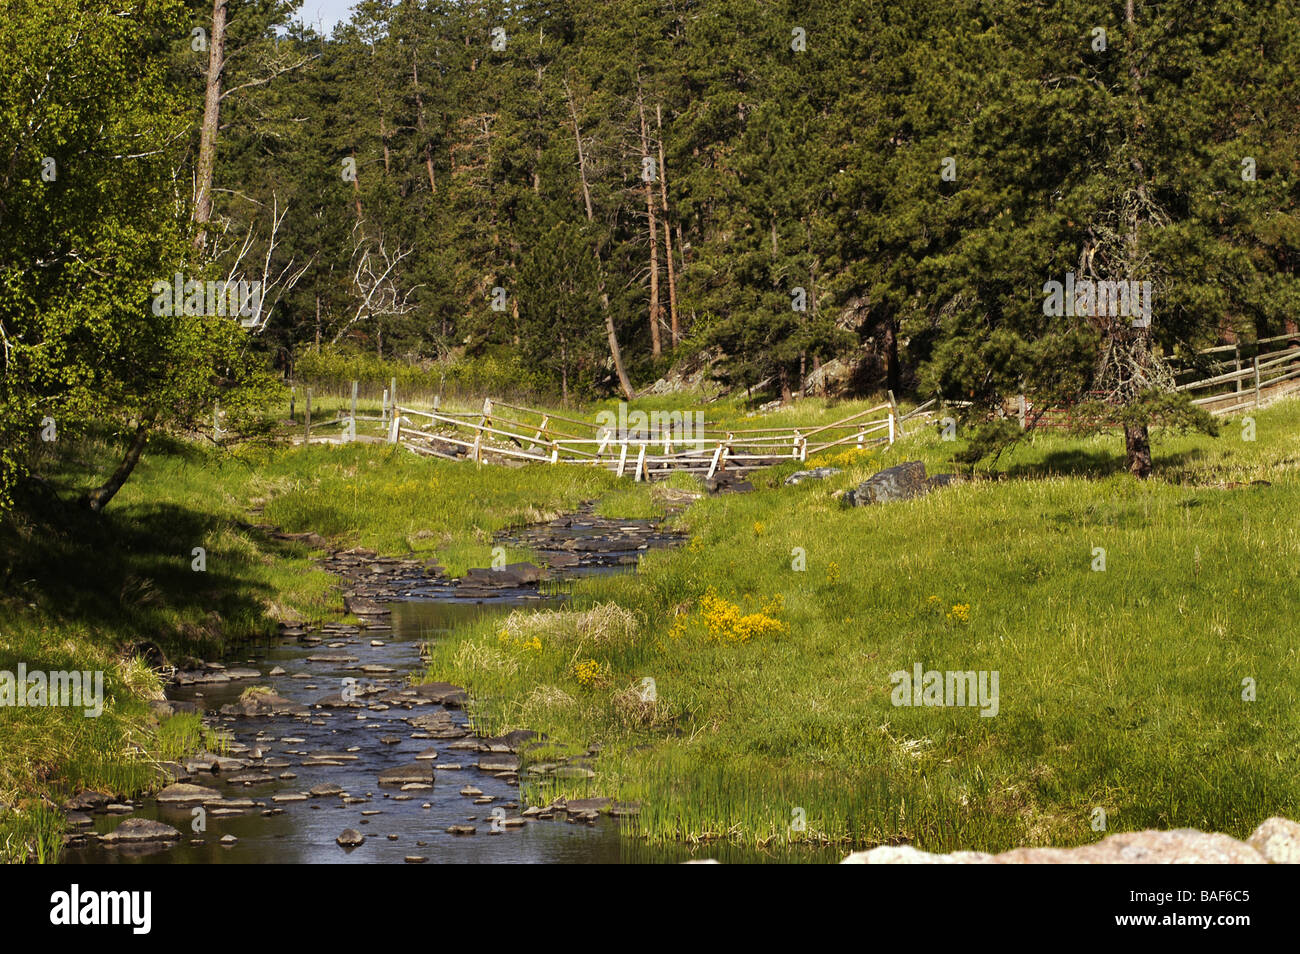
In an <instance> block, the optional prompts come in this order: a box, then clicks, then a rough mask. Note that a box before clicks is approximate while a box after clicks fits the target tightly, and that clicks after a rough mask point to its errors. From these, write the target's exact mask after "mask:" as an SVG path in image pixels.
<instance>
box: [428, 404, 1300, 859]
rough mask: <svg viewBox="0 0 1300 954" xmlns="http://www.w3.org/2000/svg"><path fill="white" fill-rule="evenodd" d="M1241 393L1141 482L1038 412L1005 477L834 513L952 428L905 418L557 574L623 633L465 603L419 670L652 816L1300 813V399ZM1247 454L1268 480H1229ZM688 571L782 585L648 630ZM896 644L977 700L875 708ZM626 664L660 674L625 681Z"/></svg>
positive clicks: (595, 787)
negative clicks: (578, 579) (996, 682)
mask: <svg viewBox="0 0 1300 954" xmlns="http://www.w3.org/2000/svg"><path fill="white" fill-rule="evenodd" d="M1256 418H1257V421H1258V428H1259V433H1258V439H1257V441H1256V442H1254V443H1248V442H1245V441H1242V440H1241V438H1240V435H1241V430H1240V428H1239V426H1238V424H1237V423H1236V422H1230V423H1229V424H1227V425H1226V426H1225V428H1224V430H1223V432H1222V434H1221V436H1219V437H1218V438H1209V437H1205V436H1199V435H1198V436H1180V435H1176V434H1164V435H1157V445H1156V455H1157V466H1158V467H1159V468H1160V477H1158V478H1157V479H1153V480H1151V481H1149V482H1145V483H1142V482H1137V481H1134V480H1133V479H1131V478H1129V477H1128V476H1126V475H1124V474H1123V472H1122V460H1121V459H1120V457H1119V451H1120V449H1121V443H1120V440H1119V438H1118V436H1117V435H1116V434H1114V433H1111V434H1108V435H1099V436H1096V437H1092V438H1086V439H1074V438H1070V437H1067V436H1064V435H1050V436H1040V437H1037V438H1035V439H1034V440H1032V441H1030V442H1027V443H1026V444H1024V445H1023V446H1021V447H1019V448H1017V449H1015V450H1014V451H1013V452H1011V453H1009V454H1006V455H1004V456H1003V458H1002V460H1001V461H1000V462H999V465H1000V467H1001V468H1003V470H1004V471H1005V473H1004V474H1003V476H1002V479H998V480H978V481H975V482H973V483H968V484H965V485H960V486H955V487H951V488H947V489H944V490H942V491H937V492H935V493H933V494H931V495H930V496H929V497H927V498H925V499H921V500H916V501H910V502H903V503H894V504H889V505H885V506H877V507H868V508H858V509H855V510H844V509H841V508H840V506H839V503H838V502H837V501H836V500H835V499H834V497H833V496H832V495H833V493H834V492H836V491H840V490H844V489H846V488H848V487H851V486H854V485H855V484H856V483H857V482H859V481H861V480H862V479H864V478H865V477H866V476H868V475H869V474H871V473H873V472H874V471H875V470H877V469H879V468H880V467H882V466H888V465H889V464H892V463H897V462H899V461H901V460H903V459H914V458H920V459H923V460H926V461H927V463H928V464H929V465H930V468H931V471H932V472H934V471H937V470H944V469H947V470H951V469H952V468H949V467H944V466H943V461H944V460H945V459H946V458H948V457H949V456H950V454H951V452H952V450H953V449H954V446H955V445H953V444H947V443H944V442H942V441H940V440H939V439H938V435H937V434H936V433H935V432H934V431H933V430H931V429H925V430H922V431H920V432H919V433H917V434H915V435H914V436H913V437H912V438H911V439H909V440H908V441H907V442H904V443H900V444H898V445H895V446H894V447H893V448H890V449H887V450H883V451H876V452H870V453H866V454H858V453H856V452H847V453H844V454H840V455H838V456H837V457H836V458H835V459H834V460H833V461H831V460H829V459H828V460H825V461H815V460H814V461H809V465H810V466H811V465H813V464H816V463H826V462H832V463H835V464H836V465H838V466H842V467H844V472H843V473H842V474H840V475H839V476H837V477H835V478H832V479H831V480H829V481H827V482H823V483H816V482H814V483H810V484H804V485H801V486H799V487H793V488H783V487H780V486H779V483H780V479H781V478H782V477H783V476H784V475H785V474H786V473H788V472H789V471H791V470H793V469H795V467H796V466H798V465H795V464H789V465H783V466H782V467H780V468H774V469H773V470H772V471H770V472H768V473H767V474H763V475H760V478H759V479H758V483H759V484H761V485H762V486H763V488H764V489H761V490H760V491H759V492H757V493H755V494H752V495H746V496H724V497H714V498H706V499H703V500H701V501H699V502H698V503H696V504H695V505H694V506H693V507H692V508H691V509H690V510H689V511H687V512H686V513H685V514H684V515H683V516H682V518H681V522H682V524H683V526H684V527H685V528H686V529H688V530H689V531H690V533H691V534H692V537H693V542H692V544H691V545H690V546H688V547H685V548H682V549H680V550H677V551H672V552H666V551H656V552H652V553H650V554H648V555H647V556H646V557H645V559H644V560H643V562H642V566H641V572H640V573H639V575H638V576H636V577H635V578H632V577H614V578H602V579H599V580H595V581H589V582H586V583H584V584H582V585H581V586H580V587H579V590H578V598H577V601H576V603H575V605H576V606H579V607H581V606H587V605H595V604H603V603H607V602H615V603H617V604H619V605H620V606H623V607H625V608H627V609H628V610H630V611H631V612H632V613H633V614H634V616H635V617H636V618H637V619H638V620H639V625H638V627H637V630H636V633H635V635H634V636H631V637H628V636H625V635H624V636H616V637H611V638H607V639H601V638H596V637H590V636H589V637H587V638H584V639H583V640H582V641H580V642H579V643H576V644H575V641H574V637H573V636H572V630H573V625H572V622H573V621H572V619H571V618H570V617H565V616H560V617H557V618H556V619H555V620H554V621H552V623H550V624H546V623H540V622H539V623H536V624H534V630H533V632H535V633H536V634H538V635H539V639H540V642H541V644H542V648H541V649H540V650H538V649H536V648H528V647H525V646H524V645H523V641H522V640H518V639H511V638H509V634H508V636H507V638H505V639H502V638H501V636H500V635H499V633H498V632H497V629H498V627H494V626H491V625H490V624H487V623H485V624H483V625H481V626H479V627H478V628H477V629H469V630H465V631H461V632H459V633H457V634H454V635H453V636H452V637H451V638H449V639H446V640H443V641H440V642H439V643H438V644H436V645H435V646H434V647H433V655H432V657H431V661H430V664H429V670H428V673H429V676H430V678H439V679H451V680H453V681H458V682H461V683H463V684H465V685H467V686H468V687H469V688H470V690H471V692H472V693H473V694H474V696H475V699H476V702H475V706H474V709H473V713H474V717H475V718H476V720H478V722H479V723H480V724H481V725H482V727H483V728H484V729H487V730H490V731H499V730H504V729H507V728H515V727H527V728H532V729H537V730H540V731H544V732H547V733H549V734H551V735H552V736H553V737H554V738H556V739H557V740H560V741H564V742H569V743H571V744H573V745H574V746H576V747H579V748H583V747H585V746H586V745H587V744H588V743H591V742H599V743H601V745H602V746H603V752H602V756H601V758H600V760H599V762H598V777H597V779H596V780H595V782H594V783H593V784H592V785H591V786H590V790H592V791H599V792H602V793H604V794H608V795H612V796H616V797H619V798H629V799H634V800H637V801H640V802H641V803H642V805H643V811H642V815H641V817H640V821H641V825H642V831H643V833H644V834H645V835H646V836H648V837H650V838H652V839H674V838H676V839H707V838H720V837H725V838H731V839H735V840H739V841H745V842H748V843H758V844H764V843H772V842H774V841H799V840H831V841H837V842H842V843H846V844H847V843H853V844H860V845H864V844H873V843H880V842H893V841H903V840H906V841H911V842H914V843H916V844H918V845H919V846H921V847H924V848H927V849H931V850H952V849H958V848H963V849H989V850H998V849H1005V848H1008V847H1011V846H1014V845H1018V844H1047V843H1051V844H1079V843H1084V842H1089V841H1093V840H1096V839H1097V838H1099V837H1100V835H1099V834H1098V833H1097V832H1094V831H1093V830H1092V828H1091V827H1090V824H1089V821H1090V818H1091V815H1092V812H1093V810H1094V809H1095V808H1098V807H1100V808H1103V809H1104V810H1105V812H1106V814H1107V816H1108V821H1109V830H1111V831H1116V830H1129V829H1141V828H1147V827H1155V828H1173V827H1180V826H1191V827H1198V828H1202V829H1210V830H1221V831H1227V832H1229V833H1232V834H1236V835H1238V836H1244V835H1246V834H1248V833H1249V831H1250V830H1251V829H1252V828H1253V827H1254V826H1255V825H1257V824H1258V823H1259V822H1260V821H1261V820H1263V819H1264V818H1266V817H1268V816H1269V815H1274V814H1282V815H1288V816H1290V817H1296V816H1297V815H1298V814H1300V783H1297V782H1296V778H1297V771H1296V770H1297V767H1298V764H1297V763H1298V762H1300V755H1298V754H1297V753H1300V745H1298V743H1300V723H1297V721H1296V720H1295V719H1294V717H1293V713H1294V711H1295V707H1296V703H1297V686H1300V658H1297V655H1296V653H1295V650H1294V640H1293V638H1292V631H1293V616H1294V614H1293V613H1292V610H1291V607H1290V600H1289V594H1291V593H1293V592H1294V591H1295V588H1296V585H1297V583H1298V582H1300V560H1298V558H1300V529H1298V528H1297V527H1296V524H1295V521H1294V518H1293V516H1292V515H1293V514H1294V513H1296V512H1297V507H1298V506H1300V482H1298V481H1297V476H1296V471H1295V466H1296V462H1297V460H1300V403H1297V402H1288V403H1285V404H1283V405H1280V406H1278V407H1276V408H1274V409H1272V410H1268V411H1264V412H1261V413H1258V414H1257V415H1256ZM956 446H960V445H956ZM1088 472H1093V473H1096V474H1099V475H1100V476H1084V474H1086V473H1088ZM1251 480H1269V481H1271V482H1272V485H1271V486H1244V487H1242V486H1238V487H1233V486H1230V485H1232V484H1234V483H1244V482H1248V481H1251ZM1097 547H1100V548H1104V549H1105V551H1106V569H1105V571H1104V572H1096V571H1093V570H1092V564H1093V560H1094V548H1097ZM796 548H801V549H802V550H803V552H804V554H805V559H806V569H805V570H804V571H803V572H797V571H795V570H793V569H792V560H793V557H792V553H793V552H794V551H795V550H796ZM710 587H713V588H715V590H716V592H717V593H718V594H719V595H721V596H722V597H725V598H726V599H728V600H730V601H733V602H734V603H736V604H738V605H739V606H740V607H741V608H742V610H743V611H744V612H751V611H756V610H758V609H759V607H760V606H761V605H762V604H763V603H766V602H768V601H770V600H772V598H774V597H777V596H779V597H781V598H782V600H783V602H784V609H783V610H781V611H780V612H779V613H777V614H775V615H776V616H777V617H778V618H779V619H780V620H781V621H783V622H784V623H785V624H786V625H787V627H788V629H787V631H785V632H784V633H780V634H775V635H769V636H760V637H755V638H754V639H751V640H750V641H749V642H747V643H745V644H736V643H731V642H726V641H722V642H714V641H709V640H708V639H707V638H706V637H705V635H704V633H703V629H702V627H701V626H700V624H699V623H698V622H695V623H692V624H691V626H690V627H688V630H687V632H686V633H685V634H684V635H677V636H674V635H673V620H674V618H675V616H674V614H675V613H680V614H682V617H684V618H688V619H696V618H697V617H698V614H699V601H700V598H701V596H703V595H704V594H705V593H706V591H707V590H708V588H710ZM959 604H960V605H963V606H965V607H968V609H967V611H966V613H965V615H968V618H969V619H968V621H967V622H962V621H961V619H960V618H959V617H960V616H962V615H963V613H962V612H961V611H957V612H956V613H954V611H953V607H954V606H957V605H959ZM950 614H951V615H950ZM579 659H583V660H585V659H591V660H595V662H596V663H597V664H598V665H600V666H603V667H606V668H605V669H604V670H602V671H607V672H608V676H607V677H606V678H604V679H603V680H602V684H600V685H596V686H583V685H581V684H580V683H579V681H578V679H577V675H576V671H575V668H574V663H575V661H577V660H579ZM917 662H920V663H922V664H923V665H924V667H925V668H927V669H939V670H977V671H978V670H997V671H998V672H999V673H1000V712H999V714H998V715H997V716H996V717H993V718H981V717H980V715H979V713H978V711H977V710H976V709H971V708H963V709H958V708H934V707H921V708H911V707H895V706H893V705H892V704H891V702H890V692H891V689H892V684H891V682H890V678H889V677H890V673H891V672H894V671H896V670H910V669H911V668H912V666H913V664H914V663H917ZM646 677H649V678H653V679H654V680H655V684H656V688H657V694H658V699H657V701H656V702H655V704H654V705H653V706H641V707H639V708H638V707H637V706H636V705H635V704H633V705H631V706H629V704H628V698H629V697H628V693H629V691H630V690H631V689H632V688H633V687H635V686H637V685H638V684H640V682H641V680H642V679H644V678H646ZM1245 678H1250V679H1253V680H1255V684H1256V686H1257V692H1258V698H1257V701H1254V702H1245V701H1243V700H1242V680H1243V679H1245ZM561 790H563V789H561ZM568 790H569V791H571V792H578V791H587V790H588V788H587V787H586V786H585V784H578V785H575V784H574V783H568ZM532 794H533V796H534V797H537V798H541V797H550V796H551V795H552V794H554V792H553V791H551V790H547V791H545V792H537V791H534V792H533V793H532ZM799 810H801V811H802V814H803V815H804V816H805V817H806V830H805V831H804V832H797V831H794V832H792V831H791V826H790V822H791V819H792V818H793V817H796V815H797V813H798V811H799Z"/></svg>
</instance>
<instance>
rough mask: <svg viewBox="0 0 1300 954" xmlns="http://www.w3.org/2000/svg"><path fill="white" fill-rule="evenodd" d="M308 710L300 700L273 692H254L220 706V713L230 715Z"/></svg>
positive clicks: (270, 714)
mask: <svg viewBox="0 0 1300 954" xmlns="http://www.w3.org/2000/svg"><path fill="white" fill-rule="evenodd" d="M307 711H308V709H307V707H306V706H305V705H303V704H302V703H301V702H294V701H293V700H291V699H286V698H284V696H278V695H276V694H275V693H273V692H255V693H252V694H250V695H248V696H245V697H242V698H241V699H240V700H239V701H238V702H235V703H232V704H230V705H228V706H222V707H221V714H222V715H223V716H224V715H231V716H279V715H302V714H304V713H306V712H307Z"/></svg>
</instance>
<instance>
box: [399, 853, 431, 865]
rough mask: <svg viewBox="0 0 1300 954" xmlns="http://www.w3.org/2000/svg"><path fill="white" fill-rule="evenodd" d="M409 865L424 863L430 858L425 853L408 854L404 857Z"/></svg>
mask: <svg viewBox="0 0 1300 954" xmlns="http://www.w3.org/2000/svg"><path fill="white" fill-rule="evenodd" d="M403 860H404V861H405V862H406V863H407V864H408V865H422V864H424V863H425V862H426V861H428V860H429V859H428V858H426V857H424V856H423V855H407V856H406V857H405V858H404V859H403Z"/></svg>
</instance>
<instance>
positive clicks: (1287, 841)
mask: <svg viewBox="0 0 1300 954" xmlns="http://www.w3.org/2000/svg"><path fill="white" fill-rule="evenodd" d="M1247 844H1249V845H1250V846H1251V847H1252V848H1254V849H1255V850H1256V851H1258V852H1259V853H1260V854H1261V855H1263V856H1264V857H1265V858H1267V859H1268V860H1269V861H1271V862H1272V863H1273V864H1275V865H1300V825H1297V824H1296V823H1295V822H1293V821H1290V820H1289V819H1286V818H1270V819H1268V820H1267V821H1265V822H1263V823H1261V824H1260V826H1259V827H1258V828H1256V829H1255V831H1254V833H1253V834H1251V836H1250V838H1248V839H1247Z"/></svg>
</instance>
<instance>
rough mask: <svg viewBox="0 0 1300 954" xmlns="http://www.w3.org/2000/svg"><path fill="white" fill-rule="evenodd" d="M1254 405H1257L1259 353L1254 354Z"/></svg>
mask: <svg viewBox="0 0 1300 954" xmlns="http://www.w3.org/2000/svg"><path fill="white" fill-rule="evenodd" d="M1254 365H1255V407H1259V355H1255V361H1254Z"/></svg>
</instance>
